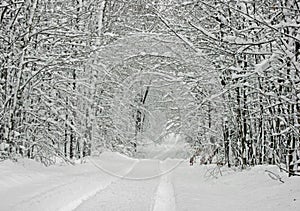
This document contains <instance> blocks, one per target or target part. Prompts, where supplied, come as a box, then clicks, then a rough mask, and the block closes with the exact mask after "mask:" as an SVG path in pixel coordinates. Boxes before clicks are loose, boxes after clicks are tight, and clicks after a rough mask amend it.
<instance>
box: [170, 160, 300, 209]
mask: <svg viewBox="0 0 300 211" xmlns="http://www.w3.org/2000/svg"><path fill="white" fill-rule="evenodd" d="M220 172H221V174H222V175H223V176H220ZM270 172H272V174H273V173H274V174H275V175H278V176H279V177H280V178H282V181H284V183H282V182H280V181H279V180H277V179H275V177H274V176H273V177H272V176H270ZM171 180H172V181H173V185H174V191H175V193H176V202H177V203H176V204H177V209H178V210H200V209H201V210H299V209H300V178H296V177H294V178H287V176H286V174H285V173H283V172H279V170H278V168H277V167H273V166H256V167H253V168H251V169H248V170H244V171H240V170H238V169H236V170H234V169H228V168H226V167H223V168H221V171H220V170H219V168H218V167H216V166H213V165H210V166H197V165H196V166H192V167H190V166H188V164H187V163H185V164H182V165H181V166H180V167H178V168H177V169H176V170H175V171H174V172H173V174H172V176H171Z"/></svg>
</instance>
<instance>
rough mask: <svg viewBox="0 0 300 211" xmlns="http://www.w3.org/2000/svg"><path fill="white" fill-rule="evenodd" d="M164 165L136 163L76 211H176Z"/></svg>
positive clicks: (155, 162)
mask: <svg viewBox="0 0 300 211" xmlns="http://www.w3.org/2000/svg"><path fill="white" fill-rule="evenodd" d="M166 162H167V161H165V162H161V161H159V160H139V161H138V163H137V164H136V165H135V166H134V168H133V169H132V170H131V171H130V172H129V173H128V174H127V175H126V176H125V177H124V178H121V179H119V180H116V181H115V182H113V183H112V184H111V185H109V186H108V187H106V188H105V189H103V190H101V191H99V192H98V193H97V194H95V195H94V196H93V197H91V198H89V199H88V200H86V201H84V202H83V203H82V204H81V205H80V206H79V207H77V209H75V210H103V211H105V210H107V211H113V210H116V211H119V210H120V211H122V210H124V211H128V210H132V211H135V210H136V211H138V210H156V211H157V210H160V211H163V210H168V211H172V210H175V198H174V192H173V188H172V185H171V183H170V181H169V180H168V176H167V174H164V175H161V174H162V173H163V172H164V171H165V170H167V169H165V167H166V165H165V163H166Z"/></svg>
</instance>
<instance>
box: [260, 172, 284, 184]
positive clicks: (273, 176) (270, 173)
mask: <svg viewBox="0 0 300 211" xmlns="http://www.w3.org/2000/svg"><path fill="white" fill-rule="evenodd" d="M265 172H267V173H268V176H269V177H270V178H271V179H273V180H278V181H279V182H281V183H284V181H283V180H282V178H281V177H280V176H279V175H278V174H275V173H274V172H272V171H269V170H265Z"/></svg>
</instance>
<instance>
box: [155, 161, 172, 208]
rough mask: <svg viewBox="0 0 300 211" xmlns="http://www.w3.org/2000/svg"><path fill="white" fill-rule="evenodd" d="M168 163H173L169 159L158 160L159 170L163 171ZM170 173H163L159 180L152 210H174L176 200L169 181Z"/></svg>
mask: <svg viewBox="0 0 300 211" xmlns="http://www.w3.org/2000/svg"><path fill="white" fill-rule="evenodd" d="M168 164H171V165H172V164H173V162H171V161H170V160H165V161H161V162H160V170H161V172H165V171H166V169H168V168H167V166H168ZM169 174H170V173H167V174H164V175H163V176H162V177H161V179H160V182H159V185H158V187H157V190H156V194H155V200H154V205H153V211H175V210H176V201H175V194H174V188H173V185H172V183H171V180H170V177H169Z"/></svg>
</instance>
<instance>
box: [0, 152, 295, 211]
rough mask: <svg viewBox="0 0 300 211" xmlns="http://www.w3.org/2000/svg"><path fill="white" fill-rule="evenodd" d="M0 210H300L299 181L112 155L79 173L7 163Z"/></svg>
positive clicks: (263, 172)
mask: <svg viewBox="0 0 300 211" xmlns="http://www.w3.org/2000/svg"><path fill="white" fill-rule="evenodd" d="M270 172H272V173H270ZM221 174H222V176H221ZM277 175H278V176H280V177H281V179H282V181H283V182H281V181H280V180H278V179H277ZM0 210H1V211H6V210H7V211H8V210H101V211H102V210H128V211H129V210H130V211H132V210H155V211H164V210H167V211H172V210H300V178H298V177H292V178H287V176H286V174H285V173H282V172H279V170H278V169H277V167H272V166H257V167H253V168H251V169H248V170H244V171H240V170H237V169H228V168H226V167H222V168H221V169H219V168H218V167H216V166H213V165H208V166H199V165H194V166H189V164H188V161H185V160H180V159H166V160H164V161H161V160H156V159H143V160H139V159H132V158H128V157H126V156H123V155H120V154H118V153H111V152H105V153H103V154H102V155H101V156H100V157H99V158H89V159H87V161H86V163H84V164H77V165H75V166H67V165H61V166H52V167H48V168H46V167H43V166H41V165H40V164H38V163H36V162H34V161H30V160H20V161H19V162H17V163H15V162H11V161H4V162H0Z"/></svg>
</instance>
